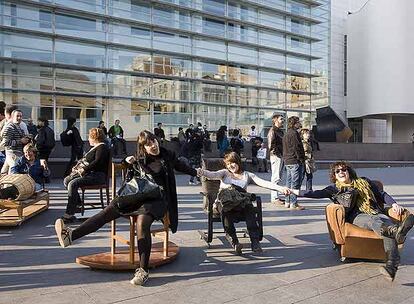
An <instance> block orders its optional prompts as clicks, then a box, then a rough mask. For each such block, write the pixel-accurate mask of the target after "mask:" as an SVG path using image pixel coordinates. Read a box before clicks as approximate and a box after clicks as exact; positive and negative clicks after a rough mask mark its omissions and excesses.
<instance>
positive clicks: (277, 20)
mask: <svg viewBox="0 0 414 304" xmlns="http://www.w3.org/2000/svg"><path fill="white" fill-rule="evenodd" d="M259 23H260V24H261V25H265V26H269V27H272V28H277V29H282V30H284V29H285V18H284V17H283V16H281V15H277V14H275V13H274V12H271V11H267V10H260V11H259Z"/></svg>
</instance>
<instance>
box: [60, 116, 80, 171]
mask: <svg viewBox="0 0 414 304" xmlns="http://www.w3.org/2000/svg"><path fill="white" fill-rule="evenodd" d="M60 137H61V141H63V138H62V137H64V138H67V141H68V143H69V146H70V160H69V163H68V164H67V166H66V170H65V176H68V175H69V174H70V173H71V171H72V167H73V165H74V164H75V162H76V161H78V160H79V159H81V158H82V156H83V140H82V137H81V136H80V133H79V130H78V128H77V127H76V118H74V117H69V118H68V119H67V126H66V130H65V131H64V132H63V133H62V134H60Z"/></svg>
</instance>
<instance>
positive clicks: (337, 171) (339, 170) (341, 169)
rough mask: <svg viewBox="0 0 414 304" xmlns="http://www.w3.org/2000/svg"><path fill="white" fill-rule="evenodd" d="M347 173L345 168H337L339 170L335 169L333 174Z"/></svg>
mask: <svg viewBox="0 0 414 304" xmlns="http://www.w3.org/2000/svg"><path fill="white" fill-rule="evenodd" d="M347 171H348V169H347V168H339V169H336V170H335V173H336V174H338V173H340V172H347Z"/></svg>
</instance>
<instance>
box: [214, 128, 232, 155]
mask: <svg viewBox="0 0 414 304" xmlns="http://www.w3.org/2000/svg"><path fill="white" fill-rule="evenodd" d="M226 133H227V126H221V127H220V128H219V129H218V131H217V135H216V139H217V149H218V150H219V152H220V157H224V154H225V153H226V152H227V151H228V150H229V146H230V143H229V139H228V138H227V134H226Z"/></svg>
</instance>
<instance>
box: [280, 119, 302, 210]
mask: <svg viewBox="0 0 414 304" xmlns="http://www.w3.org/2000/svg"><path fill="white" fill-rule="evenodd" d="M300 128H302V125H301V123H300V121H299V117H297V116H291V117H289V119H288V129H287V132H286V134H285V136H283V161H284V163H285V166H286V187H288V188H290V189H296V190H299V189H300V185H301V182H302V175H303V166H304V163H305V151H304V150H303V145H302V140H301V139H300V135H299V132H298V130H299V129H300ZM285 207H287V208H290V209H293V210H303V209H305V207H303V206H300V205H299V204H298V202H297V196H296V195H295V194H294V193H291V194H290V195H289V196H288V197H286V201H285Z"/></svg>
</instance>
